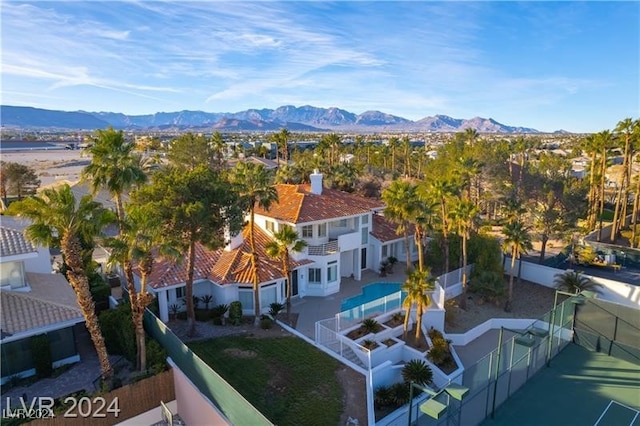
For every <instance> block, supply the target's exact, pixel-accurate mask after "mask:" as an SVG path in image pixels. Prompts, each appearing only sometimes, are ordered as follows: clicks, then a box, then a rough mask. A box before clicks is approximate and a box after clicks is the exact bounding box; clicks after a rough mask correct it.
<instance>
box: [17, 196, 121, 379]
mask: <svg viewBox="0 0 640 426" xmlns="http://www.w3.org/2000/svg"><path fill="white" fill-rule="evenodd" d="M7 214H8V215H15V216H20V217H25V218H27V219H30V220H31V221H32V223H31V225H29V226H27V228H26V229H25V236H26V238H27V239H28V240H29V241H31V242H32V243H34V244H38V245H42V246H46V247H60V251H61V252H62V256H63V258H64V262H65V264H66V266H67V267H68V271H67V279H68V280H69V284H71V287H72V288H73V291H74V292H75V293H76V297H77V301H78V305H80V309H81V310H82V315H83V316H84V320H85V324H86V327H87V330H88V331H89V335H90V336H91V340H92V342H93V345H94V347H95V349H96V353H97V355H98V360H99V362H100V370H101V372H102V377H103V378H104V379H110V378H111V376H112V373H113V370H112V368H111V362H110V361H109V354H108V353H107V348H106V346H105V343H104V337H103V336H102V332H101V330H100V325H99V323H98V317H97V315H96V311H95V304H94V301H93V298H92V296H91V291H90V289H89V279H88V277H87V272H86V269H85V265H84V262H83V259H82V241H92V240H93V239H94V238H96V237H97V236H99V235H100V234H101V231H102V229H103V228H104V226H106V225H107V224H108V223H111V222H113V221H114V220H115V217H114V215H113V213H111V212H110V211H108V210H106V209H104V208H103V207H102V206H101V205H100V204H99V203H97V202H95V201H93V199H92V197H91V196H90V195H86V196H84V197H82V199H80V201H79V202H78V201H77V200H76V198H75V196H74V194H73V192H72V191H71V188H70V187H69V185H64V186H62V187H60V188H58V189H45V190H44V191H42V193H41V195H39V196H36V197H33V198H27V199H24V200H22V201H17V202H15V203H13V204H11V206H10V207H9V209H8V210H7Z"/></svg>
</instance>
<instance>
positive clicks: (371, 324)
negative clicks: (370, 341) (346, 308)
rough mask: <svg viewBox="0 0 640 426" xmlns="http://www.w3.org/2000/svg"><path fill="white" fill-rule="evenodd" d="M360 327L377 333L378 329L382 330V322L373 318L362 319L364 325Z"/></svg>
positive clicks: (365, 330) (366, 331)
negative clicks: (379, 322)
mask: <svg viewBox="0 0 640 426" xmlns="http://www.w3.org/2000/svg"><path fill="white" fill-rule="evenodd" d="M360 328H361V329H362V330H363V331H364V332H365V333H377V332H378V331H380V324H378V321H376V320H374V319H373V318H367V319H366V320H364V321H362V325H361V326H360Z"/></svg>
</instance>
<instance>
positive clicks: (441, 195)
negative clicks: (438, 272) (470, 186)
mask: <svg viewBox="0 0 640 426" xmlns="http://www.w3.org/2000/svg"><path fill="white" fill-rule="evenodd" d="M423 188H424V187H423ZM423 190H424V191H426V193H427V194H430V195H431V197H433V199H434V200H435V201H436V202H437V203H438V204H439V205H440V226H441V230H442V237H443V251H444V273H447V272H449V198H450V197H451V195H453V193H454V192H455V186H454V185H453V184H452V183H451V182H450V181H449V180H448V179H445V178H436V179H434V180H432V181H430V183H429V185H428V186H427V187H426V188H425V189H423Z"/></svg>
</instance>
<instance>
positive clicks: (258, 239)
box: [148, 226, 313, 289]
mask: <svg viewBox="0 0 640 426" xmlns="http://www.w3.org/2000/svg"><path fill="white" fill-rule="evenodd" d="M242 234H243V242H242V244H241V245H240V246H238V247H236V248H235V249H233V250H230V251H226V250H224V249H218V250H209V249H207V248H206V247H204V246H203V245H201V244H196V260H195V270H194V274H193V280H194V282H195V281H198V280H202V279H209V280H211V281H213V282H215V283H217V284H220V285H224V284H233V283H240V284H252V283H253V280H252V278H253V275H252V269H251V249H250V247H249V227H248V226H246V227H245V229H244V230H243V232H242ZM271 240H272V238H271V237H270V236H269V235H268V234H267V233H266V232H265V231H263V230H262V229H261V228H260V227H258V226H256V227H255V243H256V251H257V254H258V282H260V283H265V282H268V281H273V280H278V279H282V278H283V274H282V272H281V271H280V269H281V265H282V262H281V261H280V259H273V258H271V257H269V256H267V254H266V252H265V246H266V244H267V243H268V242H269V241H271ZM310 263H313V262H312V261H310V260H306V259H305V260H302V261H298V262H296V261H292V262H291V268H292V269H294V268H297V267H299V266H302V265H306V264H310ZM186 280H187V267H186V259H185V260H183V262H181V263H176V262H172V261H169V260H158V261H157V262H156V263H154V265H153V269H152V274H151V276H150V277H149V283H148V285H149V286H150V287H153V288H155V289H159V288H163V287H171V286H174V285H178V284H181V283H184V282H186Z"/></svg>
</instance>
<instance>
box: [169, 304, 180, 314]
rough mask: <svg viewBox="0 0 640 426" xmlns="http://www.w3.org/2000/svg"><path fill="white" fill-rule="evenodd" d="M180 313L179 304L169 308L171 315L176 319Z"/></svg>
mask: <svg viewBox="0 0 640 426" xmlns="http://www.w3.org/2000/svg"><path fill="white" fill-rule="evenodd" d="M178 312H180V306H179V305H178V304H177V303H173V304H172V305H170V306H169V314H171V315H173V316H174V317H176V316H177V315H178Z"/></svg>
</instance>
